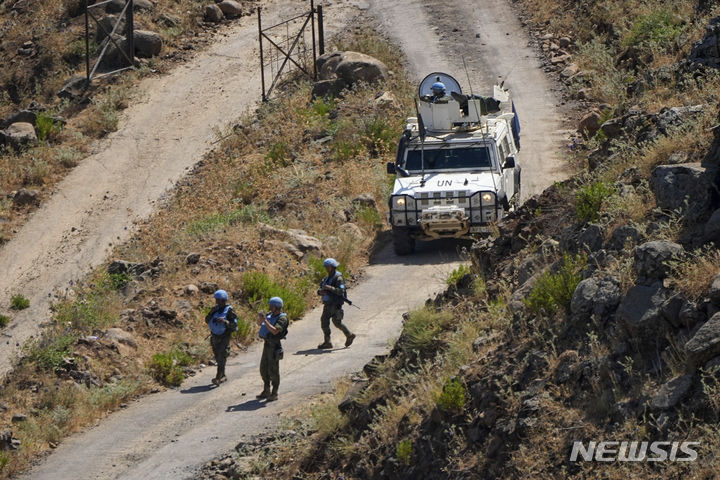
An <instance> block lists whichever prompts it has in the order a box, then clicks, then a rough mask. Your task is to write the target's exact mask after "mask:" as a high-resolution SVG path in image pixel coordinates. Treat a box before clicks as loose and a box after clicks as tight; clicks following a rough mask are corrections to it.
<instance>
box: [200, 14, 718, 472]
mask: <svg viewBox="0 0 720 480" xmlns="http://www.w3.org/2000/svg"><path fill="white" fill-rule="evenodd" d="M518 4H519V5H520V6H522V7H525V8H526V9H527V10H526V12H528V13H526V14H525V15H524V18H525V21H526V24H527V25H528V27H529V28H530V29H531V30H532V31H533V33H534V34H535V37H536V39H537V41H538V44H539V46H541V47H543V46H545V48H543V50H544V51H545V52H546V54H547V59H548V70H549V71H554V72H557V73H558V74H560V76H561V78H562V79H563V81H565V82H566V84H567V85H568V95H569V96H574V97H575V98H577V99H579V101H581V102H584V103H583V104H584V105H585V106H586V108H587V109H588V114H587V116H586V117H585V118H584V119H583V121H582V122H581V124H580V128H579V129H578V130H579V131H578V138H577V140H576V141H575V142H573V143H572V144H571V145H569V148H568V155H569V157H570V160H571V161H572V162H574V163H575V164H576V165H577V166H578V170H579V173H578V174H577V175H576V176H575V177H574V178H572V179H571V180H569V181H566V182H563V183H559V184H556V185H554V186H553V187H551V188H549V189H548V190H546V191H545V192H544V193H543V194H542V195H540V196H538V197H534V198H531V199H529V200H528V201H527V202H526V203H525V205H524V206H523V207H522V208H520V209H519V210H518V211H517V212H515V213H514V214H512V215H510V216H509V217H508V218H507V219H506V220H505V221H503V222H501V223H500V224H499V225H498V234H497V235H496V236H494V237H493V238H490V239H486V240H483V241H480V242H478V243H476V244H475V245H474V246H473V247H472V249H471V252H470V253H469V257H470V258H469V260H470V263H471V267H470V268H469V269H460V270H458V271H457V272H456V273H455V274H454V275H453V276H452V277H451V278H450V279H448V283H449V284H450V287H449V289H448V290H447V292H446V293H445V294H444V295H441V296H439V297H438V298H436V299H434V300H433V301H429V302H428V304H427V305H426V307H425V308H424V309H422V310H419V311H415V312H410V313H409V314H408V315H406V318H405V324H404V332H403V335H402V336H401V337H400V339H399V340H398V341H397V343H396V345H395V347H394V348H393V350H392V352H391V353H390V354H389V355H388V356H386V357H382V358H376V359H375V361H373V362H372V363H370V364H368V365H367V366H366V368H365V370H364V372H362V373H360V374H358V375H355V376H354V377H353V378H351V379H348V380H347V381H346V382H343V383H341V384H340V385H339V386H338V388H337V391H336V393H335V394H334V395H329V396H327V397H325V398H321V399H317V401H316V403H315V404H314V405H312V406H310V407H307V408H306V409H304V410H303V411H301V412H295V413H294V414H293V415H290V417H291V418H294V419H295V420H294V421H293V423H291V424H289V426H288V429H287V430H285V431H284V432H281V433H280V434H277V435H274V436H271V437H270V438H266V439H261V440H259V441H258V442H255V443H252V442H251V443H246V444H241V445H238V453H236V454H234V455H230V456H226V457H222V458H219V459H218V460H216V461H215V462H211V463H210V464H208V465H207V468H206V476H207V478H255V476H257V477H262V478H303V479H305V478H337V479H339V478H343V479H349V478H354V479H364V478H388V479H390V478H392V479H399V478H400V479H403V478H406V479H416V478H423V479H447V478H454V479H463V478H467V479H470V478H504V479H505V478H603V479H616V478H617V479H619V478H715V477H716V451H717V449H718V447H719V446H720V443H719V442H720V437H719V436H718V431H717V426H716V423H717V421H718V415H719V414H720V396H719V394H718V392H719V387H720V367H719V366H720V347H718V345H720V253H719V251H718V243H719V242H720V195H719V193H720V190H719V187H720V177H719V173H720V130H719V129H718V128H717V124H718V120H719V118H718V107H717V98H718V97H717V95H718V93H720V92H719V91H718V84H717V78H718V72H717V67H718V53H717V52H718V51H719V50H718V47H720V43H719V42H718V39H719V37H718V25H719V24H720V23H719V22H720V20H718V18H717V17H714V15H717V14H720V8H719V7H718V5H717V4H716V3H715V2H707V1H699V2H694V1H693V2H691V1H682V2H672V3H665V4H663V6H662V7H657V6H656V5H646V4H644V3H642V2H620V1H604V2H562V1H553V0H524V1H519V2H518ZM561 45H562V47H561ZM560 49H566V50H567V51H565V52H563V53H562V55H564V57H563V60H562V62H552V61H551V59H553V58H556V57H557V56H558V55H559V53H558V50H560ZM569 64H573V65H574V67H573V69H572V70H573V72H569V71H566V69H567V68H568V65H569ZM562 72H565V73H562ZM576 441H581V442H584V446H585V448H587V446H588V445H589V442H591V441H594V442H602V441H614V442H618V443H616V444H613V445H610V449H611V450H612V449H613V448H614V449H615V452H614V453H617V450H618V449H621V445H620V443H619V442H622V441H625V442H638V444H637V445H636V446H635V447H633V446H632V445H631V444H627V445H626V446H625V447H624V450H622V449H621V452H620V454H621V456H622V455H627V454H628V451H629V450H628V449H638V448H640V449H642V446H641V445H640V443H639V442H654V441H661V442H684V441H688V442H699V443H698V444H695V447H694V448H695V451H696V452H697V460H695V461H689V462H686V461H677V460H678V458H681V457H683V458H686V457H684V455H682V454H679V453H678V451H679V450H678V449H677V446H676V447H675V450H674V451H671V450H670V446H671V443H667V444H665V445H666V446H667V447H663V449H665V452H666V455H665V456H664V457H663V456H662V454H656V452H653V451H651V450H648V451H645V453H644V454H643V455H642V456H640V461H637V462H630V463H626V462H617V461H609V462H607V463H602V464H599V463H596V462H592V461H584V460H583V458H582V457H579V461H571V452H572V450H573V445H574V442H576ZM640 451H641V450H635V452H636V453H639V452H640ZM631 455H632V453H631ZM591 456H592V454H591ZM600 456H602V455H600ZM609 456H610V457H613V452H612V451H611V452H610V453H609ZM643 457H644V458H643ZM648 457H653V458H655V459H657V458H660V461H647V458H648ZM595 458H597V457H595ZM606 458H607V456H606Z"/></svg>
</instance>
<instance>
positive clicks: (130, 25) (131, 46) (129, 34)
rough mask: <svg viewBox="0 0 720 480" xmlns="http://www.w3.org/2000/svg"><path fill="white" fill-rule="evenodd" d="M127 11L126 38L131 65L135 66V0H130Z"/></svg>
mask: <svg viewBox="0 0 720 480" xmlns="http://www.w3.org/2000/svg"><path fill="white" fill-rule="evenodd" d="M128 3H129V5H128V8H127V12H125V18H126V19H125V23H126V25H125V38H126V41H127V49H128V54H127V56H128V58H129V59H130V66H131V67H134V66H135V21H134V15H135V1H134V0H128Z"/></svg>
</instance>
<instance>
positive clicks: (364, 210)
mask: <svg viewBox="0 0 720 480" xmlns="http://www.w3.org/2000/svg"><path fill="white" fill-rule="evenodd" d="M355 217H356V218H357V219H358V220H359V221H360V222H362V223H364V224H366V225H369V226H371V227H377V226H379V225H381V224H382V220H383V219H382V215H380V212H378V211H377V208H375V207H360V208H358V209H357V211H356V212H355Z"/></svg>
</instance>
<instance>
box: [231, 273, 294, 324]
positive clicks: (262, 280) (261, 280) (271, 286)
mask: <svg viewBox="0 0 720 480" xmlns="http://www.w3.org/2000/svg"><path fill="white" fill-rule="evenodd" d="M242 283H243V292H244V294H245V297H246V298H247V300H248V302H250V303H251V304H253V305H258V304H259V305H260V307H261V308H266V307H267V302H268V300H270V298H272V297H280V298H282V299H283V302H284V304H285V307H284V308H283V310H285V312H287V314H288V317H290V318H292V319H296V318H300V317H301V316H302V315H303V314H304V313H305V307H306V304H305V298H304V293H305V292H300V291H297V289H294V288H291V287H290V286H287V285H280V284H277V283H275V282H274V281H272V280H271V279H270V277H268V276H267V274H265V273H262V272H248V273H246V274H245V275H243V277H242Z"/></svg>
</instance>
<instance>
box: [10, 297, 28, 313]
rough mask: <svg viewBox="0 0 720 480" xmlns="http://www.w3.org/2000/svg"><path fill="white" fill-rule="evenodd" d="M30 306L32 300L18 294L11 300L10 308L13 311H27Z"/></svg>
mask: <svg viewBox="0 0 720 480" xmlns="http://www.w3.org/2000/svg"><path fill="white" fill-rule="evenodd" d="M29 306H30V300H28V299H27V298H25V297H24V296H22V295H20V294H17V295H13V296H12V298H11V299H10V308H12V309H13V310H25V309H26V308H28V307H29Z"/></svg>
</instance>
